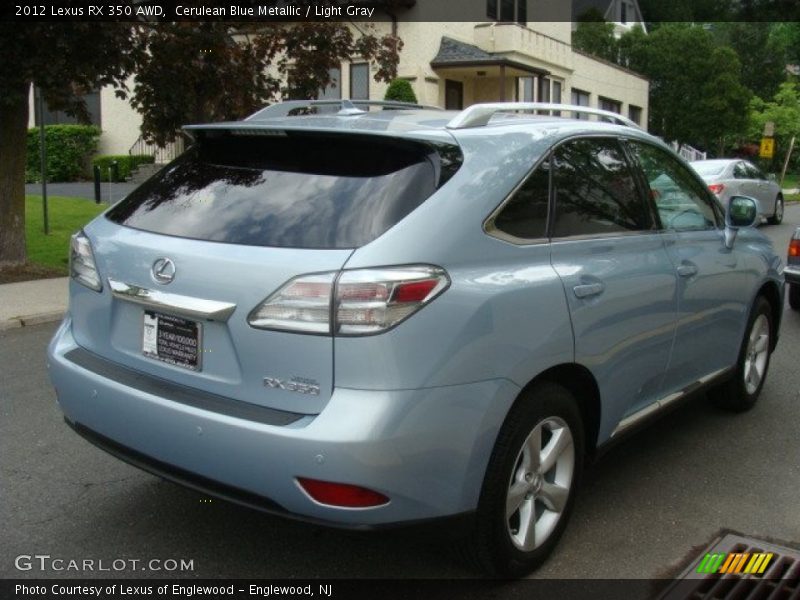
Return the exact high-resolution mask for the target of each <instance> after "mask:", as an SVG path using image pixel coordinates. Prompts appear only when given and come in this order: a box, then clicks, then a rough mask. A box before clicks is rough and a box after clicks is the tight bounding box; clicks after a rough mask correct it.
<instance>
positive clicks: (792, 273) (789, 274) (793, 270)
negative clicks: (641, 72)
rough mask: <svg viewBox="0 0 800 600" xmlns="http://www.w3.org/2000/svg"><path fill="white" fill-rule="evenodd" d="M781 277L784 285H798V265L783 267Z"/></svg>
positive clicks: (799, 273)
mask: <svg viewBox="0 0 800 600" xmlns="http://www.w3.org/2000/svg"><path fill="white" fill-rule="evenodd" d="M783 277H784V279H785V280H786V283H791V284H792V285H800V265H787V266H786V267H784V269H783Z"/></svg>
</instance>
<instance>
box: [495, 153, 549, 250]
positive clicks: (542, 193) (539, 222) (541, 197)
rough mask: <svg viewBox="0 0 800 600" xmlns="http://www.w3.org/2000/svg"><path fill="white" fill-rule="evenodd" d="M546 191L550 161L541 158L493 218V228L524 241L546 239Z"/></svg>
mask: <svg viewBox="0 0 800 600" xmlns="http://www.w3.org/2000/svg"><path fill="white" fill-rule="evenodd" d="M549 190H550V161H549V159H545V160H544V162H542V164H541V165H539V166H538V167H537V168H536V170H535V171H534V172H533V173H531V174H530V175H529V176H528V179H527V180H526V181H525V183H523V184H522V185H521V186H520V188H519V189H518V190H517V191H516V193H515V194H514V197H513V198H511V200H509V201H508V203H507V204H506V205H505V206H504V207H503V210H502V211H501V212H500V213H499V214H498V215H497V216H496V217H495V219H494V226H495V227H496V228H497V229H498V230H500V231H502V232H503V233H507V234H508V235H513V236H514V237H517V238H522V239H525V240H532V239H536V238H543V237H546V236H547V205H548V196H549Z"/></svg>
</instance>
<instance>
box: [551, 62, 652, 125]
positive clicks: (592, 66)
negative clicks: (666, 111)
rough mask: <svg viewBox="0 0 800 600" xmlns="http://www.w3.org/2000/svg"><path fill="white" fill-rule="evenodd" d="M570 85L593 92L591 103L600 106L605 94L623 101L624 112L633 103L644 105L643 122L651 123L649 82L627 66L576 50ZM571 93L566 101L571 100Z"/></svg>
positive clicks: (643, 123) (639, 105) (625, 112)
mask: <svg viewBox="0 0 800 600" xmlns="http://www.w3.org/2000/svg"><path fill="white" fill-rule="evenodd" d="M569 85H570V88H573V87H574V88H578V89H580V90H584V91H587V92H590V94H591V97H590V99H589V104H590V106H593V107H599V98H600V96H604V97H606V98H609V99H611V100H616V101H618V102H621V103H622V114H623V115H625V116H628V114H629V107H630V106H631V105H633V106H638V107H639V108H641V109H642V125H646V124H647V105H648V94H649V88H650V86H649V83H648V81H647V80H646V79H644V78H642V77H639V76H636V75H634V74H632V73H630V72H628V71H625V70H623V69H619V68H616V67H614V66H612V65H609V64H607V63H604V62H601V61H599V60H596V59H593V58H591V57H589V56H586V55H584V54H580V53H577V52H576V53H575V72H574V73H573V74H572V77H571V78H570V80H569ZM569 98H570V96H569V94H567V95H566V96H565V101H566V102H569Z"/></svg>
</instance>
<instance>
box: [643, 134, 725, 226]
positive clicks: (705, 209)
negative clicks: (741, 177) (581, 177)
mask: <svg viewBox="0 0 800 600" xmlns="http://www.w3.org/2000/svg"><path fill="white" fill-rule="evenodd" d="M629 144H630V148H631V150H632V152H633V154H634V156H635V157H636V159H637V160H638V162H639V165H640V166H641V168H642V171H643V172H644V176H645V178H646V179H647V182H648V184H649V186H650V197H651V198H652V199H653V200H654V201H655V204H656V208H657V209H658V214H659V216H660V218H661V224H662V225H663V226H664V228H665V229H674V230H677V231H697V230H704V229H716V227H717V217H718V212H717V211H715V210H714V207H713V205H712V201H711V199H710V197H709V193H708V192H707V191H706V189H705V187H704V186H703V185H702V184H701V183H700V182H699V181H698V180H697V178H696V177H695V176H693V175H692V174H691V173H690V172H689V170H688V169H687V168H686V167H684V166H683V165H682V164H681V163H680V162H679V161H678V160H676V159H675V158H673V157H672V156H670V155H669V154H668V153H667V152H665V151H664V150H661V149H660V148H656V147H655V146H651V145H649V144H643V143H640V142H630V143H629Z"/></svg>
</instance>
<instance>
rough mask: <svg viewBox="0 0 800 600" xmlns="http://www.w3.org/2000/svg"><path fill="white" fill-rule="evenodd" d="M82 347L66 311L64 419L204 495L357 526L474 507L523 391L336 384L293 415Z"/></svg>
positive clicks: (503, 386) (56, 360) (57, 375)
mask: <svg viewBox="0 0 800 600" xmlns="http://www.w3.org/2000/svg"><path fill="white" fill-rule="evenodd" d="M76 350H81V349H79V347H78V346H77V344H76V343H75V340H74V339H73V337H72V333H71V321H70V319H69V318H67V319H66V320H65V321H64V323H63V324H62V326H61V327H60V328H59V330H58V331H57V332H56V335H55V336H54V338H53V340H52V342H51V343H50V347H49V349H48V359H49V369H50V375H51V379H52V381H53V384H54V386H55V387H56V392H57V397H58V400H59V404H60V406H61V408H62V410H63V411H64V415H65V418H66V419H67V421H68V422H69V423H70V425H71V426H72V427H73V428H74V429H76V430H77V431H78V432H79V433H81V434H82V435H83V436H84V437H86V438H88V439H89V440H90V441H92V442H93V443H94V444H96V445H98V446H100V447H101V448H103V449H104V450H106V451H108V452H111V453H112V454H114V455H116V456H118V457H120V458H122V459H123V460H126V461H127V462H130V463H132V464H134V465H136V466H138V467H140V468H143V469H145V470H148V471H151V472H154V473H156V474H158V475H160V476H162V477H165V478H167V479H172V480H174V481H178V482H179V483H182V484H184V485H188V486H189V487H193V488H196V489H199V490H202V491H204V492H205V493H209V494H213V495H216V496H220V497H223V498H226V499H229V500H232V501H235V502H239V503H240V504H246V505H248V506H251V507H254V508H258V509H260V510H265V511H267V512H271V513H277V514H282V515H285V516H291V517H295V518H301V519H304V520H310V521H313V522H317V523H322V524H327V525H335V526H340V527H347V528H356V529H361V528H366V529H369V528H375V527H379V526H385V525H397V524H406V523H413V522H416V521H423V520H428V519H439V518H442V517H456V516H460V515H463V514H465V513H469V512H470V511H472V510H474V509H475V507H476V505H477V500H478V495H479V492H480V486H481V483H482V481H483V476H484V472H485V469H486V464H487V463H488V459H489V455H490V453H491V449H492V446H493V444H494V440H495V438H496V435H497V431H498V430H499V427H500V424H501V423H502V419H503V418H504V415H505V414H506V411H507V409H508V407H509V406H510V405H511V403H512V402H513V399H514V398H515V397H516V395H517V393H518V391H519V390H518V388H517V387H516V386H514V385H513V384H511V383H510V382H508V381H505V380H492V381H484V382H479V383H472V384H466V385H459V386H447V387H440V388H432V389H422V390H399V391H365V390H348V389H340V388H337V389H335V390H334V393H333V395H332V396H331V399H330V401H329V402H328V404H327V406H326V407H325V409H324V410H323V412H322V413H320V414H319V415H313V416H309V415H307V416H297V415H294V416H290V417H286V418H284V417H283V416H282V415H280V414H278V415H275V414H269V410H270V409H261V411H262V412H261V413H259V414H260V415H261V418H256V417H254V416H253V415H251V414H250V413H249V412H248V411H247V410H246V409H244V412H237V410H239V409H236V410H233V412H232V411H231V410H229V409H228V407H221V406H219V405H215V404H214V402H213V400H214V399H213V398H212V399H208V398H206V399H205V400H206V401H205V402H203V401H200V400H197V398H194V399H190V398H191V397H192V396H193V395H192V394H191V390H190V388H184V390H187V393H186V394H185V397H183V396H181V395H180V394H178V395H176V394H175V393H172V392H174V390H172V392H170V393H167V392H165V391H164V387H163V386H164V385H165V382H160V383H159V380H156V382H155V383H154V384H152V385H145V384H148V383H152V382H148V381H147V380H148V378H149V376H147V375H144V374H141V373H138V374H137V375H136V378H135V379H131V374H130V371H129V370H126V369H124V368H122V367H119V369H120V371H119V373H116V374H115V373H114V371H113V368H112V367H113V363H109V364H110V365H112V367H108V366H107V368H105V369H101V368H99V367H97V366H95V365H94V364H93V363H92V362H91V361H77V362H76V361H74V356H75V351H76ZM81 352H82V353H85V351H83V350H81ZM70 353H72V354H71V355H70ZM70 356H71V357H72V358H73V360H71V358H70ZM98 360H100V361H103V359H98ZM79 363H80V364H79ZM150 379H152V378H150ZM173 387H174V386H173ZM197 395H199V396H200V397H202V396H206V394H204V393H203V392H198V394H197ZM201 400H202V398H201ZM240 409H241V407H240ZM263 411H267V413H265V412H263ZM275 412H281V411H275ZM286 414H288V415H292V414H293V413H286ZM274 419H278V420H277V421H275V422H277V423H280V424H272V423H273V420H274ZM297 477H309V478H313V479H320V480H325V481H335V482H341V483H350V484H354V485H360V486H364V487H367V488H370V489H373V490H375V491H378V492H381V493H383V494H385V495H386V496H388V497H389V498H390V502H389V503H388V504H385V505H383V506H379V507H374V508H368V509H347V508H336V507H331V506H326V505H322V504H318V503H317V502H315V501H314V500H312V499H311V498H310V497H309V496H307V495H306V493H305V492H304V491H303V490H302V489H301V488H300V487H299V485H298V484H297V482H296V478H297Z"/></svg>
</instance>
